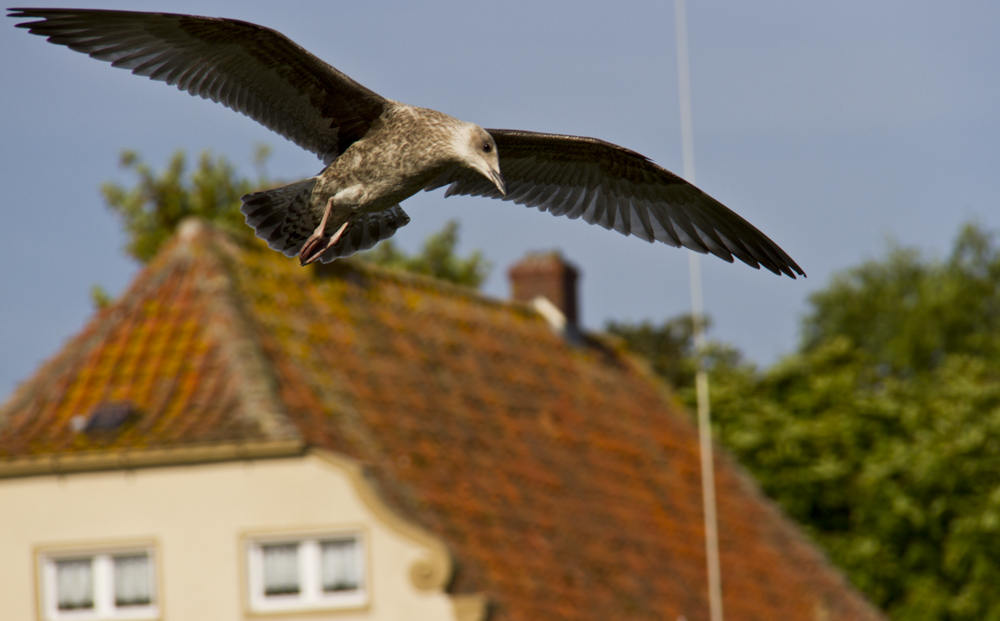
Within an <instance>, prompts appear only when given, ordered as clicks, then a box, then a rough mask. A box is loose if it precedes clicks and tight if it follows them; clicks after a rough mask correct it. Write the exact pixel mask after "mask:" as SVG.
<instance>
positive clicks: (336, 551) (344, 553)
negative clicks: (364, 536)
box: [322, 539, 361, 593]
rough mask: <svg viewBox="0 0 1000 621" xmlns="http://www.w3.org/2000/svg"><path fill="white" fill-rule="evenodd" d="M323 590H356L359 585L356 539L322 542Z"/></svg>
mask: <svg viewBox="0 0 1000 621" xmlns="http://www.w3.org/2000/svg"><path fill="white" fill-rule="evenodd" d="M322 564H323V567H322V571H323V591H324V592H327V593H330V592H333V591H356V590H357V589H358V587H360V586H361V575H360V571H359V569H360V568H359V563H358V541H357V539H341V540H340V541H324V542H323V543H322Z"/></svg>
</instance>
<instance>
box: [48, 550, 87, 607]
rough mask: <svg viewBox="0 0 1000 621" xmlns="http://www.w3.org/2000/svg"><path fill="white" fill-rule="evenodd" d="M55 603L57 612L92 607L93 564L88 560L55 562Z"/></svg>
mask: <svg viewBox="0 0 1000 621" xmlns="http://www.w3.org/2000/svg"><path fill="white" fill-rule="evenodd" d="M56 601H57V602H58V605H59V610H81V609H89V608H93V607H94V564H93V560H92V559H89V558H81V559H73V560H71V561H56Z"/></svg>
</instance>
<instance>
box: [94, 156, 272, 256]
mask: <svg viewBox="0 0 1000 621" xmlns="http://www.w3.org/2000/svg"><path fill="white" fill-rule="evenodd" d="M267 157H268V149H267V147H263V146H262V147H258V151H257V154H256V161H257V163H258V164H259V165H261V166H262V165H263V163H264V161H265V160H266V159H267ZM119 162H120V165H121V167H122V168H124V169H125V170H128V171H130V172H132V173H134V174H135V175H136V176H137V177H138V182H137V183H136V184H135V185H134V186H132V187H131V188H126V187H123V186H121V185H119V184H116V183H112V182H110V181H109V182H105V183H104V184H103V185H102V186H101V193H102V194H103V195H104V202H105V203H106V204H107V206H108V208H109V209H111V211H113V212H115V214H116V215H118V216H119V217H120V218H121V220H122V225H123V226H124V228H125V232H126V234H127V235H128V244H127V246H126V252H127V253H128V254H129V256H131V257H132V258H134V259H136V260H137V261H139V262H141V263H147V262H149V261H150V260H151V259H152V258H153V257H154V256H156V253H157V252H159V250H160V247H161V246H163V244H164V243H165V242H166V241H167V240H168V239H170V237H171V236H172V235H173V234H174V230H175V229H176V228H177V225H178V224H180V223H181V221H183V220H184V219H185V218H188V217H191V216H196V217H199V218H204V219H205V220H209V221H211V222H213V223H215V224H216V225H217V226H220V227H222V228H224V229H226V230H227V231H230V232H232V233H234V234H237V235H246V234H249V233H252V231H251V230H250V228H249V227H247V226H246V225H245V224H244V223H243V214H241V213H240V197H241V196H243V195H244V194H247V193H248V192H252V191H254V190H257V189H261V188H263V187H266V186H267V185H268V182H267V179H266V177H264V176H263V174H261V176H260V177H259V178H258V179H257V180H256V181H251V180H250V179H246V178H243V177H240V176H238V175H237V174H236V170H235V169H234V168H233V166H232V165H231V164H230V163H229V161H228V160H227V159H226V158H225V157H223V156H218V157H216V156H213V155H212V153H210V152H208V151H203V152H202V153H201V155H200V156H199V157H198V165H197V167H196V168H195V170H194V171H193V172H192V173H191V174H190V175H187V174H186V173H187V155H186V154H185V153H184V152H183V151H177V152H176V153H174V155H173V156H172V157H171V158H170V162H169V163H168V164H167V168H166V170H164V171H163V172H162V173H157V172H156V171H154V170H153V168H152V167H151V166H150V165H149V164H147V163H146V162H144V161H143V160H142V158H140V157H139V154H138V153H136V152H135V151H132V150H125V151H122V153H121V156H120V160H119Z"/></svg>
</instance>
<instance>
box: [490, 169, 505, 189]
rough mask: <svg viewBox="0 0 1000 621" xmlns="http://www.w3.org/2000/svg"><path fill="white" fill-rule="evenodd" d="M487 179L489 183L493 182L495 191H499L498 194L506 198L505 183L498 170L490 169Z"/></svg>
mask: <svg viewBox="0 0 1000 621" xmlns="http://www.w3.org/2000/svg"><path fill="white" fill-rule="evenodd" d="M489 178H490V181H492V182H493V185H495V186H497V189H498V190H500V194H501V195H503V196H507V182H506V181H504V178H503V175H501V174H500V170H499V169H494V168H492V167H491V168H490V174H489Z"/></svg>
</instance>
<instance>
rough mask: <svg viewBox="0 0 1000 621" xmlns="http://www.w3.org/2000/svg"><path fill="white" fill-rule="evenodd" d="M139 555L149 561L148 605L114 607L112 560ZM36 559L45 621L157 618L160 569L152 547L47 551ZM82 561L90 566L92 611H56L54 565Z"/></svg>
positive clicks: (123, 546)
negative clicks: (92, 592) (87, 561)
mask: <svg viewBox="0 0 1000 621" xmlns="http://www.w3.org/2000/svg"><path fill="white" fill-rule="evenodd" d="M141 554H145V555H147V557H148V558H149V567H150V574H151V575H150V593H151V595H152V597H151V602H150V603H149V604H146V605H139V606H118V605H117V604H116V603H115V581H114V559H115V557H121V556H138V555H141ZM36 558H37V562H38V587H39V597H40V600H41V601H40V602H39V603H40V608H41V613H42V614H41V617H42V619H45V620H46V621H145V620H148V619H158V618H159V617H160V597H161V595H160V582H159V575H160V568H159V565H158V563H157V558H158V557H157V554H156V548H155V546H154V545H152V544H141V545H121V546H116V545H111V546H88V547H73V548H61V549H60V548H51V549H43V550H39V551H38V553H37V556H36ZM84 559H90V562H91V576H92V578H91V579H92V580H93V588H94V607H93V608H88V609H81V610H59V602H58V587H57V585H56V580H57V577H56V571H57V570H56V564H57V563H58V562H59V561H69V560H84Z"/></svg>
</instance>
